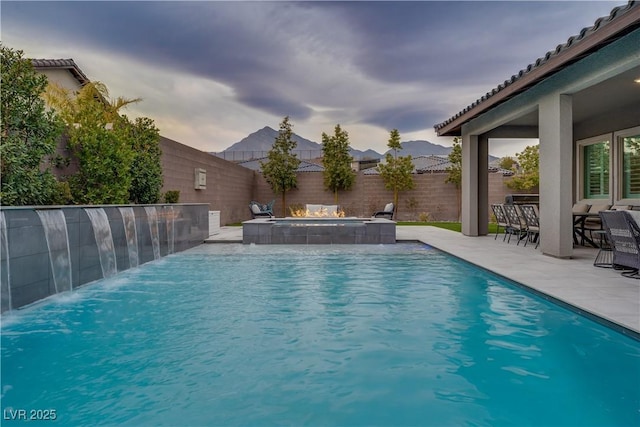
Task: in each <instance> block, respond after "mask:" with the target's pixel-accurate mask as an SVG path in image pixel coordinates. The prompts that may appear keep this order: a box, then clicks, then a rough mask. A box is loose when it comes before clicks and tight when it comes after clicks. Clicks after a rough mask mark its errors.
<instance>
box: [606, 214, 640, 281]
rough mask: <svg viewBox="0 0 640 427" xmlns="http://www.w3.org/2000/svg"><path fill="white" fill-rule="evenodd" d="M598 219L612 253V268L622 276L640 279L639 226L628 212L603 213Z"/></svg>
mask: <svg viewBox="0 0 640 427" xmlns="http://www.w3.org/2000/svg"><path fill="white" fill-rule="evenodd" d="M600 218H601V219H602V224H603V226H604V230H605V232H606V233H607V239H609V243H610V244H611V249H612V251H613V266H614V267H617V268H622V269H624V270H625V271H623V272H622V275H623V276H626V277H632V278H634V279H640V273H638V269H640V226H639V225H638V223H637V222H636V221H635V219H634V218H633V217H632V216H631V214H630V213H629V212H628V211H624V210H620V211H603V212H600Z"/></svg>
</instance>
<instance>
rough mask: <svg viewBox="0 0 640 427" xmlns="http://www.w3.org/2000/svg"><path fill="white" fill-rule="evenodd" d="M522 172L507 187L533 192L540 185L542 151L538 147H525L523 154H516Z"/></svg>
mask: <svg viewBox="0 0 640 427" xmlns="http://www.w3.org/2000/svg"><path fill="white" fill-rule="evenodd" d="M516 157H517V158H518V163H519V164H520V171H519V172H518V173H517V174H516V175H514V177H513V178H512V179H511V181H509V182H507V186H508V187H509V188H512V189H514V190H531V189H533V188H537V187H538V185H539V184H540V177H539V173H538V171H539V164H540V150H539V146H538V145H530V146H528V147H525V149H524V150H523V151H522V153H518V154H516Z"/></svg>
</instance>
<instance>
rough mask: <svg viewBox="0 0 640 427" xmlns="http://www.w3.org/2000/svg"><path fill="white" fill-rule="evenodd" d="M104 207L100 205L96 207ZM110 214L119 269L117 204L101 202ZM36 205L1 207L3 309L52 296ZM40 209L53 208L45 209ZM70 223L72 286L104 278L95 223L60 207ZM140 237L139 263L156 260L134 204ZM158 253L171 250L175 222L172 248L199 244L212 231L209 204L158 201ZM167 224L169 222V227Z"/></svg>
mask: <svg viewBox="0 0 640 427" xmlns="http://www.w3.org/2000/svg"><path fill="white" fill-rule="evenodd" d="M92 207H93V206H92ZM98 207H100V206H98ZM102 208H103V209H104V210H105V212H106V214H107V218H108V220H109V226H110V228H111V235H112V238H113V243H114V248H115V252H116V263H117V269H118V271H119V272H120V271H124V270H127V269H129V268H130V267H131V266H130V262H129V249H128V247H127V239H126V235H125V229H124V223H123V220H122V215H121V213H120V210H119V209H118V206H102ZM37 209H39V208H38V207H25V208H14V207H10V208H2V209H0V212H1V213H2V215H3V216H4V222H5V225H6V243H7V249H5V245H4V244H3V243H2V238H3V237H4V236H2V235H0V237H1V238H0V284H1V287H0V310H1V312H5V311H7V310H11V309H16V308H20V307H23V306H25V305H27V304H31V303H33V302H35V301H38V300H40V299H43V298H46V297H48V296H50V295H53V294H54V293H55V292H56V290H55V284H54V280H53V273H52V267H51V260H50V257H49V252H48V249H47V241H46V237H45V231H44V228H43V226H42V223H41V221H40V217H39V216H38V214H37V213H36V210H37ZM42 209H50V208H49V207H42ZM56 209H62V211H63V212H64V216H65V221H66V223H67V234H68V239H69V253H70V258H71V281H72V287H73V288H77V287H79V286H82V285H84V284H86V283H89V282H92V281H94V280H99V279H101V278H102V276H103V274H102V267H101V265H100V255H99V253H98V246H97V244H96V239H95V235H94V232H93V226H92V225H91V221H90V220H89V217H88V215H87V213H86V212H85V211H84V209H83V208H82V207H78V206H72V207H66V206H65V207H59V208H56ZM133 211H134V213H135V219H136V233H137V238H138V264H139V265H141V264H143V263H145V262H148V261H152V260H154V254H153V245H152V241H151V234H150V232H149V221H148V218H147V213H146V211H145V209H144V207H143V206H133ZM156 211H157V216H158V231H159V243H160V255H161V256H166V255H168V254H169V253H170V252H169V250H170V248H171V242H170V241H169V240H168V238H169V236H170V233H169V232H168V231H169V230H170V229H171V226H173V229H174V232H173V236H174V240H173V252H174V253H175V252H180V251H183V250H185V249H188V248H191V247H193V246H197V245H199V244H201V243H202V242H203V241H204V239H205V238H206V237H207V236H208V234H209V222H208V221H209V220H208V214H209V213H208V212H209V205H208V204H180V205H157V206H156ZM167 222H170V224H169V226H167Z"/></svg>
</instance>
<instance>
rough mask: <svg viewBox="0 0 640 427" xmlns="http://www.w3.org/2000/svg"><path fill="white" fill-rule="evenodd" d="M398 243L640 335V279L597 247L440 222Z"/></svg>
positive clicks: (233, 233) (401, 233)
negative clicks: (601, 257) (418, 246)
mask: <svg viewBox="0 0 640 427" xmlns="http://www.w3.org/2000/svg"><path fill="white" fill-rule="evenodd" d="M396 236H397V240H398V242H401V241H416V240H418V241H422V242H425V243H427V244H429V245H432V246H434V247H436V248H438V249H440V250H443V251H445V252H448V253H450V254H452V255H455V256H457V257H459V258H462V259H464V260H467V261H469V262H471V263H473V264H477V265H479V266H482V267H484V268H486V269H488V270H491V271H493V272H495V273H498V274H500V275H502V276H504V277H507V278H509V279H512V280H514V281H516V282H518V283H522V284H524V285H526V286H528V287H530V288H532V289H533V290H534V291H537V292H539V293H541V294H544V295H548V296H549V297H551V298H552V299H555V300H557V301H559V302H560V303H561V304H562V303H564V304H568V305H571V306H573V307H576V308H578V309H580V311H582V312H584V313H585V314H587V315H589V314H591V315H595V316H597V317H599V318H601V319H604V320H605V321H606V322H611V325H610V326H612V327H615V325H621V326H624V327H625V328H628V329H629V330H631V331H633V333H632V335H635V336H636V338H640V280H634V279H629V278H625V277H622V276H621V275H620V273H619V272H618V271H614V270H612V269H606V268H597V267H594V266H593V260H594V259H595V257H596V253H597V250H596V249H592V248H585V247H581V246H578V247H576V248H575V249H574V251H573V258H572V259H559V258H554V257H550V256H546V255H543V254H542V253H541V252H540V251H539V250H536V249H534V245H528V246H527V247H524V246H523V245H519V246H516V244H515V243H514V242H511V244H507V243H506V242H503V241H502V239H500V238H498V239H497V240H494V237H493V236H480V237H469V236H465V235H463V234H461V233H457V232H454V231H449V230H444V229H441V228H437V227H420V226H398V227H397V230H396ZM206 242H207V243H242V227H222V229H221V231H220V233H219V234H216V235H214V236H211V237H209V239H208V240H206Z"/></svg>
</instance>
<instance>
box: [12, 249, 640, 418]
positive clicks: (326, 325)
mask: <svg viewBox="0 0 640 427" xmlns="http://www.w3.org/2000/svg"><path fill="white" fill-rule="evenodd" d="M2 322H3V325H2V360H1V362H2V364H1V370H2V371H1V373H2V396H1V397H2V409H3V412H6V410H7V409H11V410H17V409H23V408H26V409H42V410H46V409H55V411H56V417H57V422H58V424H59V425H95V424H108V425H114V424H117V425H120V424H125V425H136V426H138V425H224V426H232V425H252V426H264V425H314V426H315V425H322V426H335V425H349V426H351V425H389V426H402V425H438V426H440V425H475V426H483V425H485V426H496V425H554V426H557V425H580V426H588V425H600V426H602V425H607V426H616V425H620V426H623V425H625V426H629V425H639V421H640V412H639V409H640V389H638V386H637V378H639V377H640V343H639V342H638V341H635V340H633V339H632V338H630V337H627V336H625V335H623V334H620V333H619V332H616V331H614V330H611V329H608V328H606V327H604V326H602V325H600V324H598V323H595V322H593V321H591V320H589V319H587V318H585V317H582V316H580V315H578V314H576V313H574V312H572V311H568V310H566V309H564V308H561V307H558V306H556V305H554V304H552V303H550V302H548V301H545V300H543V299H541V298H539V297H537V296H535V295H533V294H529V293H527V292H526V291H523V290H522V289H520V288H519V287H517V286H514V285H512V284H510V283H509V282H506V281H504V280H502V279H501V278H499V277H496V276H495V275H493V274H491V273H488V272H486V271H484V270H481V269H478V268H476V267H474V266H471V265H469V264H467V263H464V262H462V261H459V260H457V259H455V258H452V257H450V256H448V255H446V254H443V253H442V252H440V251H437V250H434V249H432V248H430V247H428V246H426V245H418V244H416V245H413V244H412V245H407V244H397V245H366V246H365V245H358V246H353V245H349V246H346V245H345V246H326V245H322V246H314V245H309V246H261V245H202V246H199V247H197V248H193V249H190V250H187V251H185V252H182V253H180V254H176V255H170V256H167V257H165V258H163V259H161V260H158V261H154V262H152V263H148V264H145V265H142V266H140V267H139V268H136V269H132V270H127V271H125V272H123V273H120V274H119V275H117V276H114V277H111V278H108V279H103V280H101V281H99V282H96V283H95V284H93V285H90V286H86V287H83V288H80V289H78V290H75V291H73V292H71V293H67V294H63V295H60V296H56V297H54V298H51V299H49V300H47V301H45V302H43V303H40V304H38V305H35V306H31V307H29V308H27V309H23V310H19V311H14V312H12V313H10V314H9V315H4V316H3V317H2ZM8 413H11V412H8ZM47 423H48V424H50V423H51V422H50V421H48V422H46V421H45V422H42V424H45V425H46V424H47ZM31 425H38V424H37V423H33V424H31Z"/></svg>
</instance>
